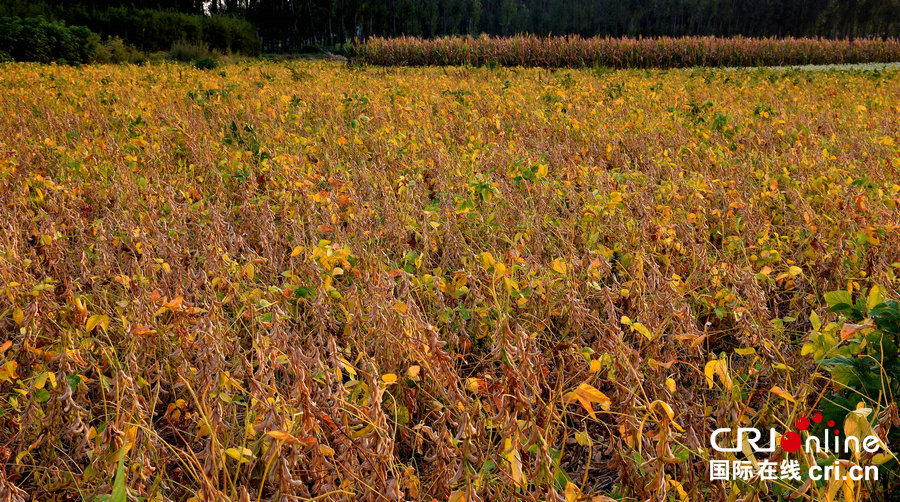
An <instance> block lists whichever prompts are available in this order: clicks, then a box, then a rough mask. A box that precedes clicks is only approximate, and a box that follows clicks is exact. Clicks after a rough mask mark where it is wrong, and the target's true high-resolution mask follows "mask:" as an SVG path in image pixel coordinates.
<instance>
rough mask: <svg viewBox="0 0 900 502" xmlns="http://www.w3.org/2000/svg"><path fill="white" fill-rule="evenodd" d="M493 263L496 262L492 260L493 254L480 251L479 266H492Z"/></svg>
mask: <svg viewBox="0 0 900 502" xmlns="http://www.w3.org/2000/svg"><path fill="white" fill-rule="evenodd" d="M494 263H496V262H495V261H494V255H492V254H491V253H488V252H487V251H485V252H484V253H481V266H483V267H484V268H486V269H487V268H491V267H493V266H494Z"/></svg>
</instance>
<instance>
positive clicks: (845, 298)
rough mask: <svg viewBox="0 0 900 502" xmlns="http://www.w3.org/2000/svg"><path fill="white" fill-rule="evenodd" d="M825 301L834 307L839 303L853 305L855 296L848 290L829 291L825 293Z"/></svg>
mask: <svg viewBox="0 0 900 502" xmlns="http://www.w3.org/2000/svg"><path fill="white" fill-rule="evenodd" d="M825 303H827V304H828V306H829V307H831V308H832V309H834V308H835V307H836V306H838V305H842V304H846V305H853V298H852V297H851V296H850V293H848V292H846V291H829V292H828V293H825Z"/></svg>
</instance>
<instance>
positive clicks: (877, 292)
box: [866, 284, 884, 310]
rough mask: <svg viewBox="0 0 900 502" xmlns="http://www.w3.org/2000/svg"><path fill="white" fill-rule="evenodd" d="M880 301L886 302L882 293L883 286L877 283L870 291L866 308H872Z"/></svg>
mask: <svg viewBox="0 0 900 502" xmlns="http://www.w3.org/2000/svg"><path fill="white" fill-rule="evenodd" d="M879 303H884V295H882V294H881V288H880V287H879V286H878V285H877V284H876V285H874V286H872V289H871V290H870V291H869V298H868V300H867V301H866V308H867V309H868V310H872V309H873V308H875V307H876V306H877V305H878V304H879Z"/></svg>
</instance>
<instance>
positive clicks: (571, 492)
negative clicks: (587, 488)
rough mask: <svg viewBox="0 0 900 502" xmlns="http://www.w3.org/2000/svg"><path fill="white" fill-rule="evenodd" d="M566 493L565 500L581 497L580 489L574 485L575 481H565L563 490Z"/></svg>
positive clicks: (571, 500) (573, 501)
mask: <svg viewBox="0 0 900 502" xmlns="http://www.w3.org/2000/svg"><path fill="white" fill-rule="evenodd" d="M564 492H565V495H566V502H576V501H577V500H578V499H579V498H580V497H581V490H579V489H578V487H577V486H575V483H573V482H571V481H569V482H567V483H566V488H565V490H564Z"/></svg>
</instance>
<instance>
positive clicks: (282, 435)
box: [266, 430, 317, 445]
mask: <svg viewBox="0 0 900 502" xmlns="http://www.w3.org/2000/svg"><path fill="white" fill-rule="evenodd" d="M266 435H267V436H269V437H271V438H273V439H277V440H278V441H284V442H285V443H290V444H305V445H313V444H316V442H317V441H316V438H304V439H300V438H298V437H297V436H294V435H293V434H291V433H289V432H285V431H279V430H275V431H269V432H267V433H266Z"/></svg>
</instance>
